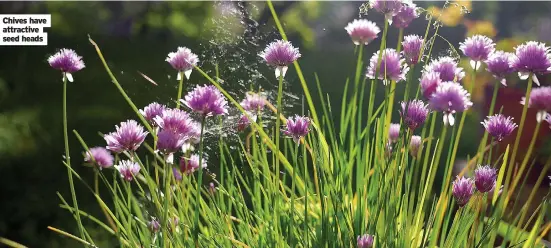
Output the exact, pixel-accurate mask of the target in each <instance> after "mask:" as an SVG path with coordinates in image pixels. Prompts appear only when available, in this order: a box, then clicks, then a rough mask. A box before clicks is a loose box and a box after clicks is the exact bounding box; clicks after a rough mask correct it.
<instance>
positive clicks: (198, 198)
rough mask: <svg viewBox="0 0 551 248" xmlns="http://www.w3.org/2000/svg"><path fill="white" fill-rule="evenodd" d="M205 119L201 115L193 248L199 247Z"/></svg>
mask: <svg viewBox="0 0 551 248" xmlns="http://www.w3.org/2000/svg"><path fill="white" fill-rule="evenodd" d="M205 119H206V116H204V115H203V118H202V119H201V136H200V138H199V174H198V176H197V185H196V187H195V190H196V192H197V196H196V200H195V217H194V219H193V220H194V221H193V228H194V230H193V239H194V240H195V247H199V208H200V206H201V184H202V183H203V136H204V132H205Z"/></svg>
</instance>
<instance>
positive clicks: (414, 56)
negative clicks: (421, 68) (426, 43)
mask: <svg viewBox="0 0 551 248" xmlns="http://www.w3.org/2000/svg"><path fill="white" fill-rule="evenodd" d="M402 46H403V47H404V51H403V54H404V57H405V59H406V63H408V64H410V65H415V64H417V63H419V56H420V55H421V49H422V48H423V38H421V36H419V35H415V34H412V35H407V36H405V37H404V41H402Z"/></svg>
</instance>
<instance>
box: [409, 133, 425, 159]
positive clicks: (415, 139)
mask: <svg viewBox="0 0 551 248" xmlns="http://www.w3.org/2000/svg"><path fill="white" fill-rule="evenodd" d="M422 147H423V140H422V139H421V136H418V135H413V136H411V140H410V141H409V152H410V153H411V156H413V157H414V158H417V157H418V156H419V150H421V148H422Z"/></svg>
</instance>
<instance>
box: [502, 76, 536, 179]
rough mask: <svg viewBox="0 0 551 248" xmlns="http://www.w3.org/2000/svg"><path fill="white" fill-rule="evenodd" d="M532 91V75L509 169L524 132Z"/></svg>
mask: <svg viewBox="0 0 551 248" xmlns="http://www.w3.org/2000/svg"><path fill="white" fill-rule="evenodd" d="M531 91H532V73H530V75H529V76H528V86H527V88H526V95H525V98H524V99H526V100H525V101H526V103H525V104H524V107H523V108H522V115H521V116H520V122H519V126H518V132H517V137H516V138H515V145H514V146H513V153H512V154H511V160H510V162H509V166H508V167H509V168H512V166H513V165H514V164H515V159H516V157H517V151H518V146H519V144H520V137H521V136H522V131H523V130H524V121H525V120H526V113H527V112H528V100H529V99H530V92H531Z"/></svg>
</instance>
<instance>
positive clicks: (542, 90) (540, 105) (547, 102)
mask: <svg viewBox="0 0 551 248" xmlns="http://www.w3.org/2000/svg"><path fill="white" fill-rule="evenodd" d="M525 102H526V99H525V98H524V97H523V98H522V101H521V103H522V104H525ZM528 107H529V108H533V109H536V110H538V114H537V115H536V120H537V121H538V122H541V121H542V120H543V119H545V116H546V115H547V113H551V86H545V87H539V88H535V89H533V90H532V92H531V93H530V98H529V100H528Z"/></svg>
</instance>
